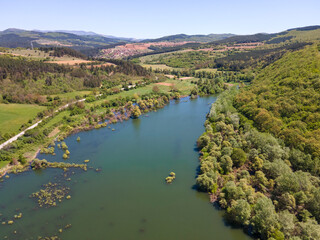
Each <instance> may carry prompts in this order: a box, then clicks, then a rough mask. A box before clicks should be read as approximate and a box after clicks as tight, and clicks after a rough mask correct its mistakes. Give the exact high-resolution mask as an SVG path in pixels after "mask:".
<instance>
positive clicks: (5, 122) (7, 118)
mask: <svg viewBox="0 0 320 240" xmlns="http://www.w3.org/2000/svg"><path fill="white" fill-rule="evenodd" d="M44 109H46V108H45V107H42V106H38V105H31V104H0V132H1V133H14V132H17V131H18V130H19V128H20V126H21V125H22V124H25V123H27V122H28V121H29V120H30V119H33V118H34V117H35V116H36V115H37V113H38V112H41V111H43V110H44Z"/></svg>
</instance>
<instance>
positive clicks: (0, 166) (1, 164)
mask: <svg viewBox="0 0 320 240" xmlns="http://www.w3.org/2000/svg"><path fill="white" fill-rule="evenodd" d="M9 163H10V162H9V161H0V168H3V167H5V166H7V165H8V164H9Z"/></svg>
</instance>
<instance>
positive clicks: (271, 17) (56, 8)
mask: <svg viewBox="0 0 320 240" xmlns="http://www.w3.org/2000/svg"><path fill="white" fill-rule="evenodd" d="M0 4H1V5H0V6H1V10H2V11H1V14H0V30H4V29H7V28H11V27H14V28H22V29H28V30H32V29H40V30H57V29H58V30H61V29H63V30H85V31H93V32H97V33H102V34H107V35H115V36H120V37H135V38H155V37H161V36H166V35H172V34H179V33H186V34H209V33H235V34H252V33H257V32H268V33H271V32H279V31H282V30H286V29H288V28H294V27H301V26H308V25H320V14H319V10H320V1H319V0H304V1H301V0H299V1H298V0H290V1H289V0H268V1H266V0H229V1H228V0H220V1H217V0H211V1H210V0H199V1H196V0H193V1H191V0H162V1H152V0H131V1H130V0H112V1H111V0H105V1H103V0H73V1H71V0H51V1H47V0H30V1H26V0H0Z"/></svg>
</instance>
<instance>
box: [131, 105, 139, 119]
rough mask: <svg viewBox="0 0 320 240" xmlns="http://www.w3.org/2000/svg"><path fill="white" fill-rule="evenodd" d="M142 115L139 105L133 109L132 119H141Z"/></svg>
mask: <svg viewBox="0 0 320 240" xmlns="http://www.w3.org/2000/svg"><path fill="white" fill-rule="evenodd" d="M140 115H141V111H140V108H139V106H137V105H136V106H134V107H133V110H132V117H133V118H139V117H140Z"/></svg>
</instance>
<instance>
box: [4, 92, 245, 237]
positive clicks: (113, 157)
mask: <svg viewBox="0 0 320 240" xmlns="http://www.w3.org/2000/svg"><path fill="white" fill-rule="evenodd" d="M214 101H215V97H208V98H199V99H196V100H188V101H185V100H181V101H180V103H177V102H171V103H170V104H169V105H168V106H166V107H165V108H164V109H161V110H159V111H158V112H152V113H148V115H145V116H141V118H140V119H136V120H129V121H126V122H123V123H117V124H115V125H113V126H112V128H115V131H111V129H108V128H103V129H99V130H92V131H88V132H81V133H79V134H76V135H73V136H70V137H68V138H67V139H66V140H65V142H66V143H67V145H68V146H69V151H70V152H71V155H70V159H68V160H66V161H67V162H76V163H83V161H84V160H85V159H90V162H89V164H88V165H89V167H92V168H93V169H88V171H87V172H84V171H82V170H74V169H72V170H70V171H69V173H68V176H67V177H64V176H63V174H64V173H63V171H62V170H60V169H47V170H42V171H37V172H32V171H30V172H26V173H23V174H20V175H16V176H14V175H12V176H11V177H10V178H9V179H8V180H5V182H4V183H2V184H1V185H0V197H1V200H0V213H2V214H3V216H0V219H1V218H8V217H9V218H12V216H13V215H15V214H17V213H19V212H22V213H23V217H22V219H19V220H16V221H15V223H14V224H13V225H11V226H8V225H4V226H2V225H0V239H4V237H5V236H8V239H37V237H38V236H53V235H58V236H59V237H60V238H61V239H66V240H73V239H88V240H89V239H90V240H96V239H97V240H98V239H116V240H118V239H119V240H128V239H152V240H158V239H159V240H160V239H167V240H171V239H183V240H194V239H222V240H223V239H228V240H247V239H250V238H249V237H248V236H247V235H245V234H244V233H243V232H242V230H240V229H233V228H230V227H228V226H226V225H225V223H224V221H223V218H222V214H223V212H222V211H218V210H217V209H215V208H214V207H213V206H212V204H210V203H209V198H208V195H207V194H205V193H199V192H197V191H196V190H194V184H195V177H196V170H197V167H198V166H199V162H198V152H197V151H196V149H195V147H196V145H195V144H196V140H197V138H198V137H199V136H200V135H201V134H202V132H203V131H204V127H203V124H204V121H205V117H206V114H207V113H208V111H209V108H210V104H211V103H213V102H214ZM78 136H80V138H81V141H80V142H77V141H76V138H77V137H78ZM56 153H57V155H56V156H50V155H42V154H40V155H39V156H38V157H39V158H40V159H42V158H45V159H47V160H49V161H63V160H62V150H60V149H56ZM96 168H100V169H101V172H96V171H95V170H94V169H96ZM171 171H174V172H175V173H176V180H175V181H174V182H173V184H170V185H167V184H166V183H165V181H164V179H165V178H166V177H167V176H168V174H169V173H170V172H171ZM72 172H74V173H72ZM69 177H70V178H71V181H66V178H69ZM57 181H58V182H61V183H63V184H66V185H68V186H69V187H70V188H71V192H70V195H71V196H72V198H71V199H70V200H65V201H63V202H62V203H59V204H58V207H55V208H49V209H45V208H41V209H37V208H36V207H37V204H36V202H35V201H34V199H30V198H29V195H30V194H31V193H32V192H35V191H38V190H39V189H40V188H41V185H42V184H45V183H48V182H57ZM6 220H8V219H6ZM66 224H72V227H71V228H70V229H67V230H63V232H62V233H61V234H60V233H58V229H60V228H63V227H64V226H65V225H66ZM13 231H17V233H16V234H13Z"/></svg>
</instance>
